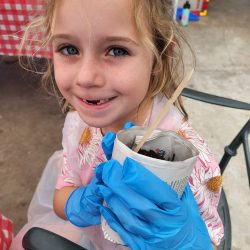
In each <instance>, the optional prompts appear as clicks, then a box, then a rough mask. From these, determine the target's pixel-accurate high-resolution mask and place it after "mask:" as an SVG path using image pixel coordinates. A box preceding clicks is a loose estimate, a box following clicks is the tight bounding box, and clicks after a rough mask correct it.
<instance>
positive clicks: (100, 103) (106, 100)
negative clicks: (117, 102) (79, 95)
mask: <svg viewBox="0 0 250 250" xmlns="http://www.w3.org/2000/svg"><path fill="white" fill-rule="evenodd" d="M114 98H115V97H111V98H106V99H100V100H87V99H82V101H83V102H84V103H86V104H88V105H102V104H104V103H107V102H109V101H111V100H113V99H114Z"/></svg>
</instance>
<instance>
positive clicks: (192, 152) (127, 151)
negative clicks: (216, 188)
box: [102, 126, 199, 245]
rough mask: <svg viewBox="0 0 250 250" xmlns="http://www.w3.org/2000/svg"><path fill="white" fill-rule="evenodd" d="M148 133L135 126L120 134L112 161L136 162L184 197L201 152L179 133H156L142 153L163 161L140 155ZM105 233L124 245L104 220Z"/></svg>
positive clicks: (158, 130)
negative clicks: (183, 194) (135, 149)
mask: <svg viewBox="0 0 250 250" xmlns="http://www.w3.org/2000/svg"><path fill="white" fill-rule="evenodd" d="M146 129H147V128H146V127H140V126H134V127H132V128H130V129H128V130H121V131H119V132H118V133H117V137H116V140H115V142H114V148H113V154H112V159H114V160H117V161H119V162H120V163H121V164H123V162H124V160H125V159H126V157H130V158H132V159H133V160H135V161H137V162H139V163H141V164H142V165H143V166H144V167H145V168H147V169H148V170H150V171H151V172H153V173H154V174H155V175H156V176H158V177H159V178H160V179H162V180H163V181H166V182H167V183H168V184H169V185H170V186H171V187H172V188H173V189H174V190H175V191H176V192H177V194H178V196H179V197H181V195H182V193H183V191H184V188H185V186H186V184H187V182H188V177H189V176H190V175H191V173H192V170H193V168H194V166H195V163H196V161H197V158H198V155H199V152H198V150H197V149H196V148H195V147H194V146H193V145H192V144H191V143H190V142H189V141H187V140H185V139H184V138H183V137H181V136H179V135H178V134H177V133H175V132H173V131H165V130H162V129H156V130H154V131H153V133H152V134H151V136H150V137H149V138H148V139H147V141H146V142H145V143H144V145H143V146H142V150H143V151H146V152H149V151H150V150H151V152H155V153H157V154H158V156H160V157H161V158H162V159H156V158H152V157H149V156H146V155H143V154H140V153H136V152H135V151H133V148H135V146H136V145H137V144H139V142H140V140H141V139H142V137H143V135H144V133H145V131H146ZM139 152H140V151H139ZM102 230H103V232H104V237H105V239H108V240H110V241H112V242H114V243H117V244H122V245H124V244H123V241H122V240H121V238H120V237H119V235H118V234H117V233H116V232H115V231H113V230H112V229H111V228H110V227H109V225H108V223H107V222H106V220H105V219H104V218H102Z"/></svg>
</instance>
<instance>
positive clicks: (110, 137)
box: [102, 122, 135, 160]
mask: <svg viewBox="0 0 250 250" xmlns="http://www.w3.org/2000/svg"><path fill="white" fill-rule="evenodd" d="M134 125H135V124H134V123H133V122H126V123H125V124H124V126H123V129H125V130H126V129H129V128H131V127H133V126H134ZM115 138H116V134H115V133H114V132H110V131H109V132H107V133H106V134H105V136H104V137H103V139H102V149H103V151H104V153H105V155H106V158H107V159H108V160H110V159H111V156H112V151H113V147H114V141H115Z"/></svg>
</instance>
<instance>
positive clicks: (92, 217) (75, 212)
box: [64, 176, 103, 227]
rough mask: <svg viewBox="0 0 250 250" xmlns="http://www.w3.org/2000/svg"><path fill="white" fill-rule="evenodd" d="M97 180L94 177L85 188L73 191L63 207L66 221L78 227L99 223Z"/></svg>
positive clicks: (100, 198)
mask: <svg viewBox="0 0 250 250" xmlns="http://www.w3.org/2000/svg"><path fill="white" fill-rule="evenodd" d="M97 190H98V180H97V179H96V177H95V176H94V177H93V179H92V180H91V182H90V183H89V184H88V185H87V186H85V187H79V188H77V189H75V190H74V191H73V192H72V193H71V194H70V196H69V198H68V200H67V203H66V205H65V209H64V210H65V215H66V217H67V219H68V220H69V221H70V222H71V223H72V224H74V225H75V226H78V227H87V226H92V225H97V224H100V223H101V214H100V206H102V203H103V200H102V197H100V196H98V194H97Z"/></svg>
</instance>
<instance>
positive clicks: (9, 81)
mask: <svg viewBox="0 0 250 250" xmlns="http://www.w3.org/2000/svg"><path fill="white" fill-rule="evenodd" d="M249 8H250V2H249V1H248V0H238V1H233V0H228V1H227V0H220V1H219V0H211V1H210V3H209V10H208V15H207V16H206V17H202V18H201V20H200V21H199V22H191V23H190V24H189V26H188V27H187V28H185V29H184V31H185V32H186V33H187V35H188V37H189V40H190V41H191V44H192V45H193V47H194V50H195V52H196V55H197V70H196V72H195V74H194V77H193V79H192V80H191V83H190V85H189V87H191V88H194V89H197V90H201V91H205V92H208V93H212V94H217V95H221V96H225V97H229V98H233V99H238V100H241V101H245V102H250V46H249V44H250V32H249V23H250V15H249ZM184 101H185V104H186V107H187V110H188V112H189V115H190V122H191V124H192V125H193V126H194V127H195V128H196V129H197V130H198V131H199V132H200V134H201V135H202V136H203V137H204V138H205V140H206V141H207V143H208V144H209V145H210V148H211V149H212V151H213V152H214V153H215V154H216V158H217V159H218V160H219V159H220V158H221V156H222V154H223V149H224V146H225V145H227V144H229V143H230V142H231V140H232V139H233V137H234V136H235V135H236V134H237V132H238V131H239V130H240V128H241V127H242V126H243V124H244V123H245V122H246V121H247V120H248V119H249V117H250V112H249V111H242V110H234V109H230V108H224V107H218V106H214V105H209V104H204V103H200V102H197V101H193V100H190V99H187V98H185V100H184ZM63 121H64V116H63V115H62V114H61V113H60V110H59V107H58V105H57V102H56V100H55V99H54V98H53V97H50V96H48V95H47V94H46V93H44V91H43V90H42V89H41V88H40V85H39V78H38V77H36V76H34V75H32V74H30V73H27V72H25V71H24V70H22V69H20V68H19V67H18V64H17V63H14V64H6V63H3V62H1V63H0V142H1V143H0V183H1V192H0V211H1V212H2V213H4V214H5V215H6V216H8V217H9V218H12V219H13V221H14V224H15V232H17V231H18V230H19V229H20V228H21V227H22V225H23V224H24V223H25V221H26V212H27V208H28V204H29V202H30V200H31V197H32V194H33V192H34V189H35V187H36V184H37V182H38V180H39V177H40V176H41V173H42V170H43V168H44V166H45V164H46V162H47V159H48V157H49V156H50V155H51V154H52V153H53V152H54V151H55V150H57V149H60V148H61V145H60V142H61V129H62V126H63ZM223 186H224V189H225V192H226V195H227V198H228V202H229V206H230V213H231V217H232V233H233V239H232V249H234V250H238V249H239V250H242V249H244V250H247V249H250V219H249V218H250V212H249V211H250V194H249V184H248V180H247V174H246V167H245V162H244V156H243V150H242V148H240V150H239V151H238V155H237V156H236V157H234V158H233V159H232V161H231V162H230V164H229V165H228V167H227V169H226V171H225V173H224V176H223Z"/></svg>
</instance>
